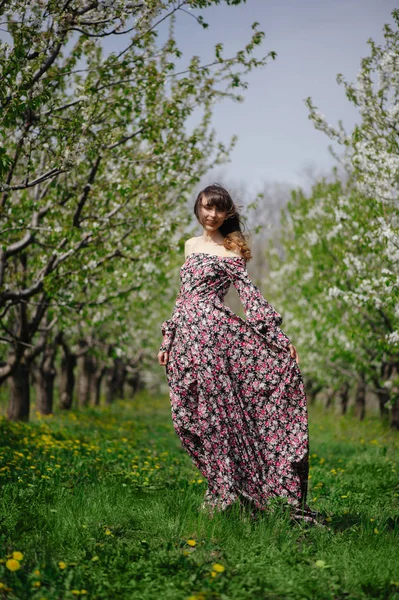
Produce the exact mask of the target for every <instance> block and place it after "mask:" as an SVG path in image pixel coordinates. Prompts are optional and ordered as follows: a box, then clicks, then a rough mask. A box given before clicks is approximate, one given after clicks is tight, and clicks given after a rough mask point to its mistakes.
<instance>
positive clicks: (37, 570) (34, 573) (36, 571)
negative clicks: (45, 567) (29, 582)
mask: <svg viewBox="0 0 399 600" xmlns="http://www.w3.org/2000/svg"><path fill="white" fill-rule="evenodd" d="M33 575H36V577H38V576H39V575H40V571H39V569H36V570H35V571H33Z"/></svg>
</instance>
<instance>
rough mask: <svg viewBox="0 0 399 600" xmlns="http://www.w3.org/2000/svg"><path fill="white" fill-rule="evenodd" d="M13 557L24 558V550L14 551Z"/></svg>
mask: <svg viewBox="0 0 399 600" xmlns="http://www.w3.org/2000/svg"><path fill="white" fill-rule="evenodd" d="M12 557H13V558H15V560H22V559H23V557H24V555H23V554H22V552H13V553H12Z"/></svg>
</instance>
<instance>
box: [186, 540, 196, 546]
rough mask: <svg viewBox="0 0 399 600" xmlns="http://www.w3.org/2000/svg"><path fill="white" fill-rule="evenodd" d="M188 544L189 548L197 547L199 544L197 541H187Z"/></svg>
mask: <svg viewBox="0 0 399 600" xmlns="http://www.w3.org/2000/svg"><path fill="white" fill-rule="evenodd" d="M187 544H188V545H189V546H195V545H196V544H197V542H196V541H195V540H187Z"/></svg>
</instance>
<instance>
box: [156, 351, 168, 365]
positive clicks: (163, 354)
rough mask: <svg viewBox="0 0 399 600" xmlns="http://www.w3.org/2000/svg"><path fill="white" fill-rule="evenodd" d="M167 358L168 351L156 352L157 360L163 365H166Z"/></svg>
mask: <svg viewBox="0 0 399 600" xmlns="http://www.w3.org/2000/svg"><path fill="white" fill-rule="evenodd" d="M168 359H169V352H158V362H159V364H160V365H162V366H163V367H164V366H165V365H166V363H167V362H168Z"/></svg>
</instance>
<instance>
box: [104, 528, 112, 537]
mask: <svg viewBox="0 0 399 600" xmlns="http://www.w3.org/2000/svg"><path fill="white" fill-rule="evenodd" d="M105 535H112V531H111V530H110V529H108V527H107V528H106V530H105Z"/></svg>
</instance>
